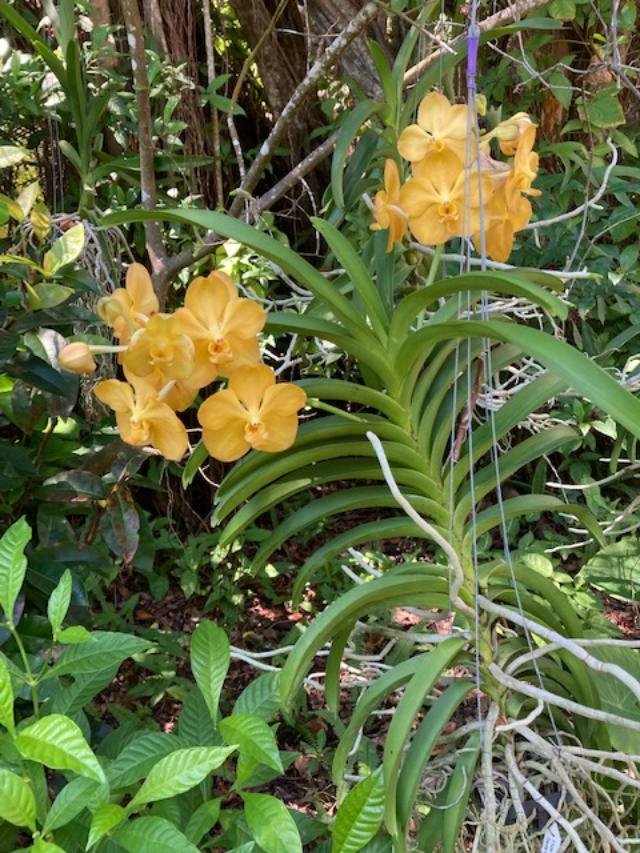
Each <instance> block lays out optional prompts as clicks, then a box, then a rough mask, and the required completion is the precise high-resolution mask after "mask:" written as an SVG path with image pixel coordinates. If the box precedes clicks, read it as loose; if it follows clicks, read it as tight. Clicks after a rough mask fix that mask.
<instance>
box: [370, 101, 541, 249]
mask: <svg viewBox="0 0 640 853" xmlns="http://www.w3.org/2000/svg"><path fill="white" fill-rule="evenodd" d="M477 108H478V111H479V112H480V113H481V114H484V111H485V109H486V102H485V101H484V99H483V98H478V107H477ZM417 119H418V121H417V124H412V125H409V126H408V127H406V128H405V129H404V130H403V131H402V133H401V134H400V137H399V138H398V145H397V148H398V153H399V154H400V156H401V157H403V158H404V159H405V160H408V161H409V163H410V164H411V177H410V178H409V179H408V180H407V181H406V182H405V183H401V180H400V173H399V170H398V166H397V164H396V162H395V160H390V159H389V160H387V161H386V163H385V169H384V190H381V191H380V192H378V193H377V194H376V197H375V200H374V215H375V219H376V221H375V223H374V224H372V225H371V228H372V229H373V230H380V229H388V231H389V236H388V241H387V251H391V250H392V248H393V245H394V243H396V242H397V241H400V240H402V238H403V237H404V236H405V234H406V232H407V229H408V230H409V231H410V232H411V233H412V234H413V236H414V237H415V238H416V239H417V240H418V241H419V242H421V243H423V244H424V245H427V246H439V245H442V244H443V243H446V241H447V240H449V239H451V238H452V237H471V238H472V239H473V243H474V245H475V247H476V249H477V250H480V249H484V251H485V252H486V254H487V255H488V256H489V257H490V258H492V259H493V260H495V261H501V262H504V261H506V260H507V258H508V257H509V255H510V254H511V250H512V248H513V241H514V237H515V234H516V233H517V232H518V231H520V230H522V229H523V228H524V227H525V225H527V223H528V222H529V220H530V219H531V215H532V208H531V202H530V201H529V198H528V196H537V195H540V191H539V190H537V189H534V188H533V186H532V184H533V181H534V180H535V178H536V175H537V172H538V155H537V154H536V153H535V152H534V151H533V146H534V143H535V138H536V130H537V128H536V125H534V124H533V123H532V121H531V119H530V118H529V116H528V115H527V114H526V113H517V114H516V115H514V116H512V117H511V118H509V119H507V120H505V121H503V122H500V124H498V125H497V126H496V127H495V128H494V129H493V130H491V131H489V132H486V133H480V136H479V138H478V140H477V142H476V140H475V139H474V137H473V130H472V127H473V124H475V122H473V124H472V122H471V120H470V119H471V116H470V111H469V108H468V107H467V105H466V104H451V103H450V102H449V100H448V99H447V98H446V97H445V96H444V95H442V94H440V93H438V92H432V93H431V94H429V95H427V96H426V97H425V98H423V100H422V102H421V103H420V107H419V109H418V116H417ZM493 140H496V141H497V142H498V144H499V148H500V151H501V152H502V153H503V154H504V155H506V156H507V157H509V158H511V159H510V160H508V161H504V160H496V159H494V158H493V157H492V154H491V143H492V141H493ZM470 162H471V163H473V165H472V166H468V165H466V164H468V163H470Z"/></svg>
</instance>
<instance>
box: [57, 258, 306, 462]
mask: <svg viewBox="0 0 640 853" xmlns="http://www.w3.org/2000/svg"><path fill="white" fill-rule="evenodd" d="M96 310H97V313H98V315H99V316H100V318H101V319H102V320H103V321H104V322H105V323H106V324H107V325H108V326H109V327H110V328H111V329H112V332H113V336H114V338H115V339H116V340H117V341H118V345H117V346H91V345H90V344H87V343H84V342H81V341H76V342H73V343H70V344H67V346H65V347H64V348H63V349H62V350H61V352H60V354H59V356H58V360H59V363H60V365H61V366H62V367H63V368H65V369H66V370H69V371H71V372H73V373H93V372H94V371H95V369H96V362H95V360H94V355H96V354H100V353H106V352H115V353H117V358H118V362H119V364H120V365H121V367H122V372H123V374H124V377H125V380H126V381H121V380H119V379H106V380H103V381H101V382H98V383H96V385H95V388H94V393H95V395H96V396H97V398H98V399H99V400H100V401H101V402H102V403H104V404H105V405H107V406H109V408H111V409H113V411H114V412H115V416H116V423H117V426H118V431H119V433H120V436H121V438H122V440H123V441H125V442H126V443H127V444H132V445H135V446H137V447H140V446H145V445H151V446H152V447H154V448H155V449H156V450H158V451H159V452H160V453H161V454H162V456H164V457H165V458H167V459H171V460H174V461H178V460H180V459H181V458H182V457H183V456H184V454H185V452H186V451H187V449H188V447H189V441H188V437H187V431H186V429H185V426H184V424H183V423H182V421H181V420H180V418H179V417H178V415H177V414H176V413H177V412H182V411H184V410H186V409H188V408H189V407H190V406H191V405H192V403H193V402H194V400H195V399H196V397H197V396H198V393H199V392H200V391H201V390H202V389H203V388H205V387H206V386H208V385H210V384H211V383H212V382H214V381H215V380H218V379H226V380H227V387H226V388H224V389H222V390H218V391H216V392H215V393H214V394H212V395H211V396H210V397H208V398H207V399H206V400H204V402H202V403H201V405H200V407H199V409H198V421H199V423H200V425H201V426H202V440H203V442H204V445H205V447H206V448H207V450H208V452H209V453H210V455H211V456H213V457H214V458H215V459H219V460H221V461H223V462H232V461H234V460H236V459H239V458H240V457H241V456H244V454H245V453H247V452H248V451H249V450H250V449H251V448H255V449H256V450H264V451H267V452H271V453H277V452H279V451H281V450H286V449H287V448H288V447H290V446H291V445H292V444H293V442H294V440H295V437H296V433H297V429H298V415H297V413H298V411H299V410H300V409H301V408H302V407H303V406H304V405H305V401H306V395H305V392H304V391H303V390H302V388H299V387H298V386H297V385H293V384H290V383H276V378H275V374H274V371H273V370H272V369H271V368H270V367H268V366H267V365H265V364H262V363H261V359H260V347H259V339H258V336H259V334H260V332H261V331H262V329H263V328H264V324H265V321H266V313H265V311H264V309H263V308H262V307H261V306H260V305H257V304H256V303H255V302H253V301H252V300H250V299H245V298H243V297H241V296H239V294H238V291H237V288H236V286H235V285H234V283H233V281H232V280H231V279H230V278H229V276H228V275H226V274H225V273H223V272H221V271H216V272H212V273H210V274H209V275H208V276H206V277H204V276H200V277H198V278H196V279H194V280H193V281H192V282H191V284H190V285H189V286H188V288H187V291H186V294H185V299H184V305H183V306H182V307H180V308H178V309H177V310H176V311H175V312H173V313H172V314H165V313H160V310H159V304H158V299H157V297H156V295H155V293H154V290H153V285H152V282H151V278H150V276H149V273H148V272H147V270H146V269H145V268H144V267H143V266H142V265H141V264H137V263H134V264H131V266H130V267H129V268H128V270H127V276H126V285H125V287H124V288H118V289H117V290H116V291H114V293H113V294H111V295H110V296H105V297H103V298H102V299H100V300H99V302H98V305H97V309H96Z"/></svg>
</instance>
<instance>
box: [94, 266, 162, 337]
mask: <svg viewBox="0 0 640 853" xmlns="http://www.w3.org/2000/svg"><path fill="white" fill-rule="evenodd" d="M159 310H160V306H159V305H158V297H157V296H156V295H155V293H154V290H153V284H152V282H151V276H150V275H149V273H148V272H147V270H146V269H145V268H144V267H143V266H142V264H136V263H134V264H131V265H130V266H129V268H128V270H127V276H126V280H125V286H124V287H119V288H118V289H117V290H114V292H113V293H112V294H111V296H103V297H102V299H99V300H98V305H97V307H96V312H97V314H98V316H99V317H100V318H101V319H102V320H103V321H104V322H105V323H106V324H107V325H108V326H111V328H112V329H113V335H114V337H115V338H116V339H117V340H119V341H120V343H122V344H126V343H128V341H129V339H130V338H131V336H132V335H133V334H134V332H135V331H136V329H140V328H143V327H144V326H145V325H146V322H147V320H148V319H149V317H151V316H152V315H153V314H156V313H157V312H158V311H159Z"/></svg>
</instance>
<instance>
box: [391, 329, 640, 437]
mask: <svg viewBox="0 0 640 853" xmlns="http://www.w3.org/2000/svg"><path fill="white" fill-rule="evenodd" d="M467 337H472V338H475V337H486V338H489V339H493V340H499V341H505V342H507V343H513V344H516V345H517V346H519V347H521V349H522V350H523V351H524V352H526V353H528V354H529V355H531V356H533V357H534V358H535V359H537V360H538V361H540V363H541V364H544V366H545V367H547V368H548V369H549V370H552V371H553V372H554V373H555V374H556V375H557V376H559V377H561V378H562V379H564V380H565V382H566V384H567V386H568V387H571V388H574V389H575V390H576V391H577V392H578V393H579V394H582V395H583V396H585V397H587V399H589V400H592V401H593V403H594V404H595V405H597V406H598V408H599V409H601V410H603V411H605V412H607V414H609V415H611V417H612V418H614V420H616V421H618V422H619V423H620V424H622V426H624V427H625V428H626V429H627V430H629V432H630V433H631V434H632V435H634V436H636V438H640V400H638V399H637V398H636V397H634V396H633V394H631V393H630V392H629V391H627V390H626V389H625V388H623V386H622V385H621V384H620V383H619V382H618V381H617V380H616V379H615V378H614V377H612V376H610V375H609V374H608V373H607V372H606V371H605V370H603V369H602V368H601V367H600V366H599V365H597V364H596V363H595V362H594V361H593V360H592V359H590V358H589V357H588V356H586V355H584V353H581V352H580V351H579V350H577V349H575V348H574V347H572V346H570V345H569V344H567V343H564V342H563V341H560V340H558V339H557V338H554V337H552V336H551V335H548V334H546V333H545V332H541V331H540V330H538V329H531V328H529V327H528V326H523V325H522V324H520V323H509V322H507V321H505V320H486V321H481V320H453V321H451V322H449V323H437V324H433V325H429V326H426V327H425V328H424V329H421V330H420V331H419V332H416V333H415V334H414V335H413V336H412V337H411V339H410V340H409V341H408V342H407V343H405V344H404V345H403V346H402V347H401V349H400V353H402V357H400V356H399V357H400V358H401V362H402V358H405V359H406V362H405V363H406V364H407V368H408V370H410V369H411V368H410V365H414V364H415V362H416V360H418V361H421V360H422V350H423V349H424V346H425V344H426V343H434V342H438V341H439V340H447V339H449V338H467Z"/></svg>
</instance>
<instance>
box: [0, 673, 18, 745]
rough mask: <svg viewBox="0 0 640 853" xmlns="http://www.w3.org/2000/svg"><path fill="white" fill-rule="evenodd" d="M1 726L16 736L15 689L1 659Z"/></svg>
mask: <svg viewBox="0 0 640 853" xmlns="http://www.w3.org/2000/svg"><path fill="white" fill-rule="evenodd" d="M0 725H1V726H4V727H5V729H6V730H7V731H8V732H9V733H10V734H11V735H14V734H15V731H16V727H15V723H14V718H13V687H12V686H11V676H10V675H9V670H8V668H7V665H6V663H5V662H4V660H3V658H1V657H0Z"/></svg>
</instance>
